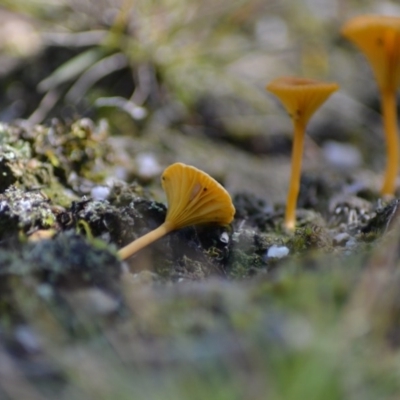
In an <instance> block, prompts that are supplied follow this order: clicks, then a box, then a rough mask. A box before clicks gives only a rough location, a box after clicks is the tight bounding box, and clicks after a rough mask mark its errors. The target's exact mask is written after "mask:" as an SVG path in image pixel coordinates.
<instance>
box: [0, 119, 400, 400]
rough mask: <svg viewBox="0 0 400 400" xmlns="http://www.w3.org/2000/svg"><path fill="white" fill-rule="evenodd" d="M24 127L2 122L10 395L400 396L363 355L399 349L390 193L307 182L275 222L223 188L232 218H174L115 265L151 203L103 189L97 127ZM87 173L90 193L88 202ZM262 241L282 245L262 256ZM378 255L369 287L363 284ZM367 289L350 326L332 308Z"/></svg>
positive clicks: (349, 310) (266, 209) (152, 212)
mask: <svg viewBox="0 0 400 400" xmlns="http://www.w3.org/2000/svg"><path fill="white" fill-rule="evenodd" d="M31 129H32V132H40V134H39V135H34V134H33V133H32V132H31V131H30V129H28V128H21V127H20V126H12V125H5V124H4V125H3V126H2V142H3V143H4V144H5V147H3V148H5V149H6V152H7V153H5V154H4V155H3V157H2V159H3V160H4V166H6V167H7V174H8V175H7V176H8V181H7V182H8V184H7V186H6V187H4V188H3V190H2V193H1V194H0V217H1V225H0V237H1V249H0V265H1V267H0V274H1V277H2V279H1V291H0V293H1V294H0V328H1V332H2V333H1V338H2V341H3V344H4V347H3V350H2V352H4V357H7V359H8V360H11V361H10V362H12V363H13V364H15V368H16V370H17V371H18V374H22V375H20V376H19V378H18V379H19V380H20V382H19V384H20V385H22V387H23V388H24V390H25V391H27V392H28V393H34V395H35V396H45V398H57V399H71V398H77V399H81V398H86V397H85V396H86V395H85V394H83V393H82V391H87V392H88V393H90V394H93V393H98V391H99V390H100V391H101V392H102V393H103V394H102V398H104V399H111V398H115V396H117V397H118V396H120V397H118V398H125V397H126V398H132V397H131V396H132V393H134V394H135V395H134V398H138V399H140V398H145V397H146V398H148V396H150V397H151V398H152V399H166V398H174V399H186V398H191V399H193V398H194V399H196V398H199V399H202V398H211V399H224V398H227V399H228V398H229V399H231V398H236V397H237V396H238V397H237V398H254V399H260V400H261V399H265V398H271V399H282V398H285V399H299V398H314V399H321V398H324V399H339V398H344V397H347V396H348V394H349V393H351V392H352V391H354V390H357V388H358V387H360V386H361V387H362V388H363V390H362V392H363V393H365V392H367V393H369V395H370V396H369V397H367V398H371V399H372V398H390V396H391V394H392V393H400V386H399V384H398V382H399V381H398V380H396V379H395V378H390V374H389V371H391V372H390V373H391V374H393V371H392V370H391V364H392V362H393V361H392V360H391V358H390V357H389V356H388V358H387V360H386V361H385V362H383V365H379V366H378V365H377V364H376V360H375V359H376V358H377V357H382V352H385V353H387V352H391V353H393V354H397V346H398V343H399V339H398V337H399V331H400V330H399V325H398V322H397V321H398V313H399V312H398V304H397V299H398V294H397V290H396V289H395V285H396V282H397V274H394V275H393V276H391V277H390V279H389V275H388V274H389V273H390V272H389V271H388V268H389V267H388V266H389V265H395V263H397V262H398V261H397V260H398V255H397V238H396V236H397V234H396V230H395V229H393V227H394V226H396V224H397V222H396V221H397V217H396V215H397V207H398V201H397V200H395V201H392V202H391V203H388V205H387V206H384V205H382V203H381V202H380V201H378V200H379V199H378V195H375V198H371V192H370V191H369V192H368V193H369V197H368V198H366V197H365V196H363V195H362V193H365V190H364V191H363V192H362V193H361V194H360V195H357V193H355V194H352V195H351V196H347V197H346V196H344V195H343V196H341V195H340V193H341V192H340V186H338V182H337V181H336V182H335V190H332V188H331V187H330V186H329V184H328V183H327V182H328V181H326V183H325V182H324V181H323V180H322V181H320V182H319V187H320V190H321V192H324V193H326V194H327V196H328V197H326V198H323V197H321V196H318V199H320V200H319V201H320V203H316V202H315V201H314V202H312V207H311V206H309V207H308V208H305V209H299V210H298V227H297V229H296V230H295V232H293V233H288V232H285V230H284V229H283V227H282V222H283V207H282V204H276V205H269V204H267V203H266V202H265V201H264V200H263V199H261V198H257V197H256V196H254V195H250V194H249V193H245V192H243V193H237V194H236V195H234V196H233V198H234V202H235V206H236V209H237V212H236V216H235V219H234V221H233V223H232V225H231V226H230V227H218V226H202V227H188V228H185V229H182V230H180V231H177V232H173V233H171V234H170V235H168V236H167V237H165V238H163V239H161V240H159V241H158V242H156V243H154V244H152V245H151V246H149V247H148V248H147V249H144V250H143V251H141V252H140V253H139V254H138V255H136V256H135V257H132V258H131V259H129V260H127V261H126V262H124V263H122V262H121V261H120V260H119V259H118V257H117V253H116V251H117V249H118V248H120V247H122V246H123V245H125V244H127V243H128V242H129V241H131V240H133V239H135V238H136V237H138V236H140V235H143V234H144V233H146V232H147V231H149V230H151V229H153V228H155V227H156V226H158V225H159V224H160V223H162V221H163V220H164V218H165V213H166V207H165V205H164V204H163V203H162V202H160V201H156V200H155V199H154V195H153V194H152V191H151V190H148V189H146V188H143V187H141V186H140V185H138V184H134V185H128V184H126V183H124V182H122V181H117V180H114V181H113V183H112V184H111V185H108V186H107V185H106V183H105V182H106V179H107V174H108V172H107V171H113V170H114V169H115V167H116V165H115V160H117V157H115V155H114V154H113V152H115V151H116V150H115V148H113V147H112V146H110V145H109V143H108V138H107V134H106V132H103V133H102V138H101V140H100V139H96V137H95V135H96V126H95V125H94V124H93V123H92V122H91V121H88V120H84V121H76V122H75V123H74V124H73V125H71V126H67V125H65V126H63V125H61V124H57V130H54V127H51V126H50V127H45V126H37V127H33V128H31ZM57 132H59V133H58V134H59V135H60V139H59V140H57ZM82 132H83V133H82ZM80 133H82V134H80ZM61 136H62V138H63V139H62V140H61ZM50 137H52V139H53V141H55V143H57V145H55V146H54V147H52V145H51V141H50ZM36 141H39V142H40V143H44V142H45V143H46V146H47V147H46V148H45V147H43V145H42V144H40V145H39V143H37V142H36ZM63 145H65V147H62V146H63ZM13 146H16V147H17V149H14V147H13ZM93 147H95V149H92V148H93ZM21 148H22V149H24V151H18V149H21ZM38 148H40V149H42V150H41V151H38V150H37V149H38ZM44 149H45V150H44ZM71 152H72V153H74V154H75V156H74V157H75V160H74V162H72V161H71V160H70V157H69V154H70V153H71ZM11 153H12V154H13V156H12V157H8V159H7V155H9V154H11ZM99 163H101V171H102V172H101V174H93V171H92V169H93V168H94V166H95V165H96V164H99ZM38 166H40V170H45V171H47V173H46V178H45V180H43V179H44V178H41V180H40V179H39V178H38V176H39V175H38ZM18 168H21V170H19V169H18ZM71 175H72V176H73V177H74V178H73V179H69V177H70V176H71ZM40 176H43V175H42V174H40ZM155 184H156V182H155ZM323 185H326V188H323ZM99 186H101V187H107V188H108V189H107V191H106V192H105V193H106V196H105V197H104V198H102V199H93V198H92V197H91V193H95V192H93V191H92V190H93V189H95V188H96V187H99ZM306 187H307V188H308V191H309V192H310V191H311V192H313V191H312V190H311V189H310V185H307V186H306ZM55 192H56V193H57V194H55ZM52 193H53V194H52ZM306 196H307V193H302V195H301V198H302V199H303V204H304V205H306V203H307V201H306V200H305V199H306ZM329 196H331V198H329ZM156 198H157V199H158V198H159V195H156ZM332 198H333V199H334V201H333V200H332ZM338 199H339V200H338ZM308 204H309V205H310V204H311V203H310V202H308ZM332 204H334V206H332ZM328 205H330V208H329V207H328ZM340 235H341V236H340ZM339 236H340V239H338V237H339ZM393 236H394V239H393ZM273 246H277V247H285V248H287V250H288V255H287V256H286V257H284V258H281V259H279V258H275V257H270V256H268V250H269V249H270V248H271V247H273ZM382 249H386V252H382ZM387 258H389V259H390V263H388V264H386V259H387ZM376 265H378V267H379V266H380V268H382V271H378V272H379V274H383V283H382V285H383V286H382V287H380V286H377V287H375V286H376V285H377V284H378V283H377V282H374V281H372V282H370V284H369V286H368V285H367V286H366V284H365V282H364V281H365V280H366V279H367V275H369V274H374V273H375V272H374V271H375V268H376ZM385 274H386V275H385ZM385 279H386V280H385ZM383 288H384V289H383ZM382 290H384V292H381V291H382ZM370 291H372V293H375V298H374V300H375V301H373V302H370V303H367V304H365V305H364V304H361V307H363V309H362V312H361V313H360V316H363V318H364V321H363V324H365V326H364V325H363V329H365V331H362V332H360V333H359V332H358V329H360V326H359V322H357V320H356V321H353V320H350V323H348V319H349V318H350V317H349V316H348V315H352V314H353V313H356V312H357V311H356V308H355V307H356V306H360V305H359V303H358V302H357V301H358V297H360V296H361V297H362V298H363V297H366V299H368V293H369V292H370ZM383 294H384V298H383V299H382V298H381V295H383ZM382 307H384V310H385V311H384V314H383V315H382V316H381V318H379V317H378V316H377V315H376V313H375V308H378V309H382ZM82 357H83V359H82ZM88 371H89V372H88ZM355 371H357V373H355ZM388 374H389V375H388ZM99 376H101V377H102V380H101V382H99V381H98V377H99ZM83 377H85V378H83ZM348 379H350V381H348ZM376 381H379V382H380V383H379V385H377V384H376V383H374V382H376ZM156 382H157V383H156ZM194 388H196V389H194ZM4 393H7V395H8V396H9V397H10V396H14V397H15V395H16V393H17V392H16V391H15V389H14V391H13V390H12V389H11V390H10V388H7V387H6V388H5V392H4ZM74 396H75V397H74ZM11 398H13V397H11ZM355 398H357V397H355Z"/></svg>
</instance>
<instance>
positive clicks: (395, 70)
mask: <svg viewBox="0 0 400 400" xmlns="http://www.w3.org/2000/svg"><path fill="white" fill-rule="evenodd" d="M341 32H342V35H343V36H344V37H346V38H347V39H348V40H350V41H352V42H353V43H354V44H355V45H356V46H358V47H359V49H360V50H361V51H362V52H363V53H364V55H365V56H366V57H367V59H368V61H369V63H370V64H371V66H372V69H373V71H374V74H375V78H376V80H377V82H378V85H379V87H380V88H381V89H383V90H384V89H388V88H389V89H395V88H397V87H398V86H399V85H400V17H392V16H386V15H360V16H358V17H355V18H352V19H351V20H350V21H348V22H347V23H346V24H345V25H344V26H343V28H342V31H341Z"/></svg>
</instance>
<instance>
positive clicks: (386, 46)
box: [342, 15, 400, 195]
mask: <svg viewBox="0 0 400 400" xmlns="http://www.w3.org/2000/svg"><path fill="white" fill-rule="evenodd" d="M342 34H343V36H344V37H346V38H347V39H348V40H350V41H351V42H353V43H354V44H355V45H356V46H357V47H358V48H359V49H360V50H361V51H362V52H363V53H364V55H365V56H366V58H367V60H368V61H369V63H370V64H371V67H372V69H373V72H374V75H375V79H376V81H377V83H378V86H379V90H380V94H381V107H382V114H383V124H384V131H385V137H386V149H387V164H386V171H385V176H384V180H383V185H382V188H381V193H382V194H383V195H393V194H394V192H395V189H396V178H397V173H398V167H399V140H398V132H397V111H396V90H397V88H398V86H399V85H400V17H391V16H383V15H361V16H358V17H355V18H353V19H351V20H350V21H348V22H347V23H346V24H345V25H344V26H343V28H342Z"/></svg>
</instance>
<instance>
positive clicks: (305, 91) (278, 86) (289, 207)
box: [266, 77, 339, 230]
mask: <svg viewBox="0 0 400 400" xmlns="http://www.w3.org/2000/svg"><path fill="white" fill-rule="evenodd" d="M338 88H339V86H338V85H337V84H336V83H326V82H320V81H316V80H313V79H307V78H299V77H280V78H276V79H274V80H273V81H271V82H270V83H269V84H268V85H267V87H266V89H267V90H268V91H270V92H271V93H273V94H274V95H275V96H277V97H278V98H279V100H280V101H281V102H282V104H283V105H284V107H285V108H286V111H287V112H288V113H289V115H290V116H291V118H292V121H293V125H294V137H293V148H292V168H291V177H290V184H289V191H288V196H287V202H286V212H285V227H286V228H287V229H288V230H293V229H294V228H295V225H296V203H297V197H298V194H299V188H300V172H301V158H302V153H303V143H304V134H305V131H306V126H307V123H308V121H309V119H310V118H311V116H312V115H313V114H314V112H315V111H316V110H317V109H318V108H319V107H320V106H321V105H322V103H324V102H325V100H326V99H327V98H328V97H329V96H330V95H331V94H332V93H333V92H335V91H336V90H337V89H338Z"/></svg>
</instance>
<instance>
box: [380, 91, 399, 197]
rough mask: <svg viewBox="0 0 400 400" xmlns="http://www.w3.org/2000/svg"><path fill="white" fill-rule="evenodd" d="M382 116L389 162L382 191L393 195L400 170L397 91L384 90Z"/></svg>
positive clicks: (384, 193) (382, 94) (382, 92)
mask: <svg viewBox="0 0 400 400" xmlns="http://www.w3.org/2000/svg"><path fill="white" fill-rule="evenodd" d="M381 97H382V114H383V125H384V131H385V136H386V146H387V154H388V160H387V164H386V171H385V177H384V181H383V185H382V189H381V193H382V194H383V195H393V194H394V192H395V190H396V178H397V172H398V168H399V139H398V132H397V110H396V91H395V90H389V89H387V90H382V91H381Z"/></svg>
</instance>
